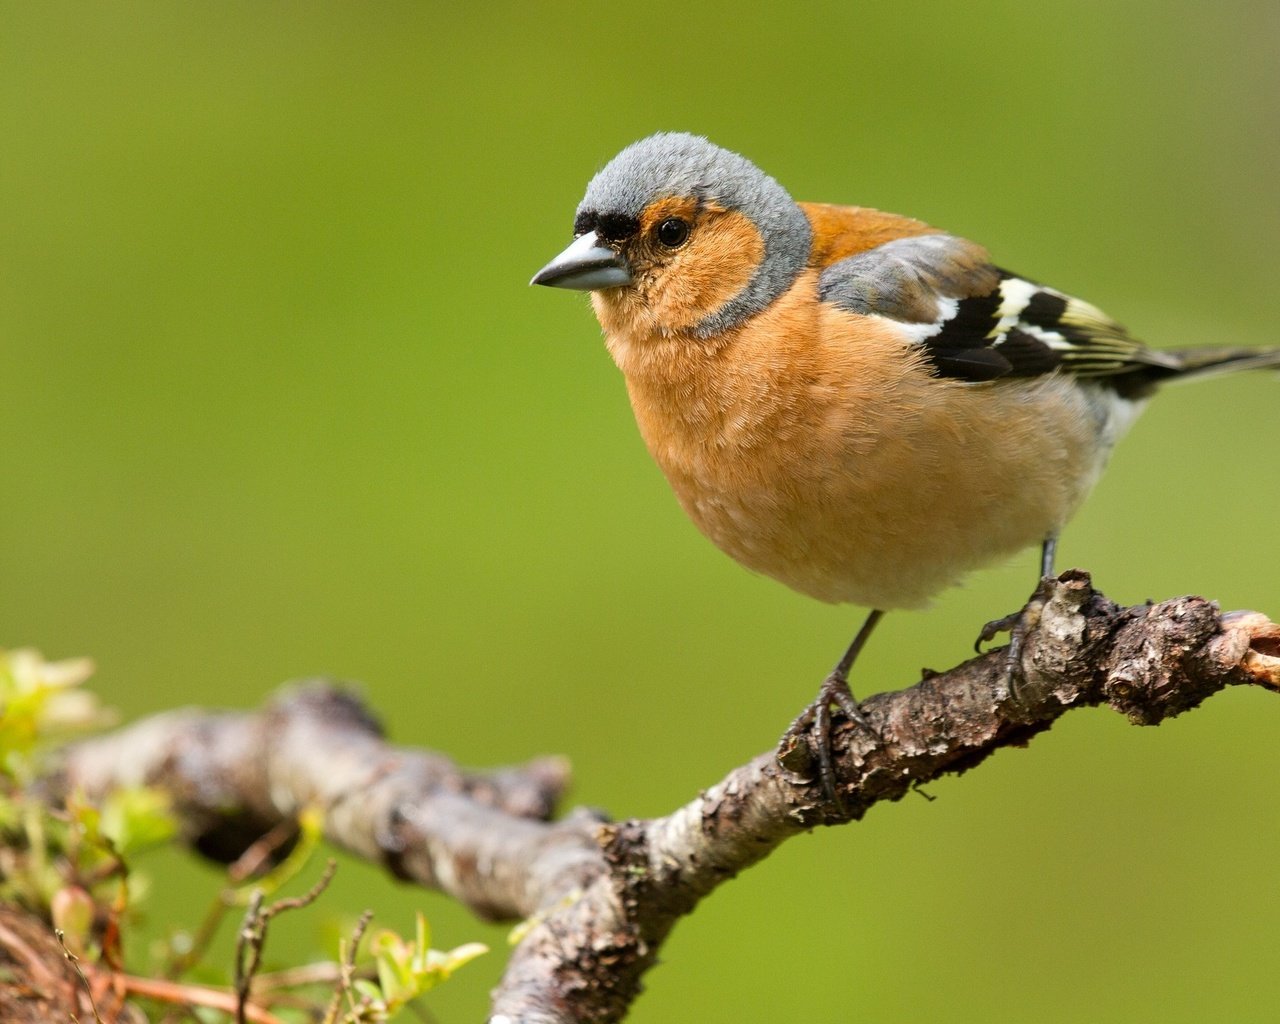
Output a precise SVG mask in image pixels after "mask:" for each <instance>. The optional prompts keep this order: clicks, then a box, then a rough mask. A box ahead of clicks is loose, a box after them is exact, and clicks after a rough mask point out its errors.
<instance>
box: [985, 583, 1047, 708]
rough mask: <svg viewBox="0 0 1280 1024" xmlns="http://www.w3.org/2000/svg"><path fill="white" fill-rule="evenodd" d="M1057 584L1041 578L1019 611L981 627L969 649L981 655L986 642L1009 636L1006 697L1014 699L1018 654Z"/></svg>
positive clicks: (1019, 663) (1019, 665) (1019, 670)
mask: <svg viewBox="0 0 1280 1024" xmlns="http://www.w3.org/2000/svg"><path fill="white" fill-rule="evenodd" d="M1055 582H1057V580H1056V578H1055V577H1053V576H1045V577H1044V578H1043V579H1041V580H1040V584H1039V586H1037V587H1036V589H1035V592H1034V593H1033V594H1032V595H1031V598H1030V600H1028V601H1027V603H1026V604H1024V605H1023V606H1022V608H1021V609H1020V610H1019V611H1016V612H1014V613H1013V614H1012V615H1005V616H1002V617H1001V618H998V619H992V620H991V621H990V622H988V623H987V624H986V625H985V626H983V627H982V632H980V633H979V634H978V639H977V640H976V641H975V642H974V645H973V649H974V650H975V651H977V652H978V653H979V654H981V653H982V645H983V644H986V643H990V642H991V641H992V640H994V639H995V638H996V637H997V636H998V635H999V634H1001V633H1008V634H1009V646H1008V647H1006V648H1005V651H1004V683H1005V686H1006V688H1007V689H1008V691H1009V696H1010V697H1012V698H1013V699H1014V700H1017V699H1018V681H1019V680H1020V679H1021V678H1022V652H1023V650H1024V649H1025V648H1026V644H1027V637H1029V636H1030V635H1031V634H1032V633H1034V632H1035V631H1036V627H1038V626H1039V625H1040V617H1041V615H1043V614H1044V606H1045V603H1046V602H1047V601H1048V600H1049V595H1050V594H1051V593H1052V592H1053V584H1054V583H1055Z"/></svg>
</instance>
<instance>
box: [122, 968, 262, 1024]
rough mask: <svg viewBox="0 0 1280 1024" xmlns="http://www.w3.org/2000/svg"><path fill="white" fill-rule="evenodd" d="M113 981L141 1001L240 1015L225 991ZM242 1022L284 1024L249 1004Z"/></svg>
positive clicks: (131, 978)
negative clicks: (196, 1007)
mask: <svg viewBox="0 0 1280 1024" xmlns="http://www.w3.org/2000/svg"><path fill="white" fill-rule="evenodd" d="M112 978H113V981H115V983H116V984H117V985H119V987H120V988H121V989H123V991H124V992H126V993H128V994H129V995H135V996H140V997H142V998H143V999H155V1000H158V1001H159V1002H164V1003H174V1004H177V1005H179V1006H206V1007H208V1008H209V1009H211V1010H220V1011H222V1012H223V1013H229V1014H235V1013H239V1012H240V1000H239V997H238V996H237V995H236V993H235V992H231V991H228V990H227V989H222V988H210V987H209V986H207V985H193V984H191V983H189V982H184V981H169V980H168V979H166V978H140V977H137V976H136V975H132V974H115V975H113V976H112ZM244 1020H246V1021H249V1022H250V1024H285V1022H284V1021H282V1020H281V1019H280V1018H279V1017H277V1016H276V1015H275V1014H273V1013H271V1012H270V1011H269V1010H264V1009H263V1008H262V1007H260V1006H254V1005H253V1004H251V1003H250V1004H248V1005H246V1006H245V1007H244Z"/></svg>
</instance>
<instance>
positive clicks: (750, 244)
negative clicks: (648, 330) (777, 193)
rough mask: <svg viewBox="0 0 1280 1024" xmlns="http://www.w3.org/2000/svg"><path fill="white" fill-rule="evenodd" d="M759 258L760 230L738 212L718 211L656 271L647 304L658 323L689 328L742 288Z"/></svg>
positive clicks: (748, 279)
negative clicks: (686, 243)
mask: <svg viewBox="0 0 1280 1024" xmlns="http://www.w3.org/2000/svg"><path fill="white" fill-rule="evenodd" d="M763 258H764V240H763V239H762V238H761V237H760V232H759V231H757V230H756V228H755V225H753V224H752V223H751V221H749V220H748V219H747V218H746V217H744V216H743V215H742V214H740V213H737V212H732V211H726V212H723V213H720V212H717V213H713V214H712V215H711V216H709V217H708V218H707V219H706V220H705V221H703V222H702V223H700V224H699V225H698V226H697V227H696V228H695V229H694V234H693V237H692V238H691V239H690V241H689V243H688V245H686V246H685V247H684V248H683V249H681V250H680V251H679V252H678V253H676V255H675V256H674V257H673V258H672V259H671V260H670V262H669V263H667V265H666V266H665V267H663V268H661V269H660V270H659V271H658V272H657V273H656V275H655V277H654V280H653V283H652V287H651V290H650V295H649V307H650V309H651V311H652V314H653V317H654V320H655V322H656V325H657V326H660V327H663V328H666V329H668V330H681V329H684V328H688V327H692V326H693V325H694V324H696V323H698V322H699V321H700V320H703V319H705V318H706V317H708V316H710V315H711V314H712V313H714V312H715V311H716V310H718V309H719V308H720V307H721V306H723V305H724V304H725V303H726V302H728V301H729V300H730V299H732V298H733V297H734V296H735V295H737V294H738V292H740V291H742V289H743V288H745V287H746V286H747V283H748V282H749V281H750V280H751V276H752V274H754V273H755V270H756V268H757V267H758V266H759V265H760V261H761V260H762V259H763Z"/></svg>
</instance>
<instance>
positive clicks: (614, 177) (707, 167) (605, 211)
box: [578, 132, 810, 337]
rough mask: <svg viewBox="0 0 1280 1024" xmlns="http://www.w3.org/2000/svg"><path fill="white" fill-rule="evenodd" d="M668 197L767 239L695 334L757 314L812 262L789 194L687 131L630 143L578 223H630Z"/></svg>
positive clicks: (585, 203)
mask: <svg viewBox="0 0 1280 1024" xmlns="http://www.w3.org/2000/svg"><path fill="white" fill-rule="evenodd" d="M669 196H681V197H690V198H694V199H698V200H701V201H704V202H715V203H718V204H720V205H721V206H724V207H726V208H728V209H731V210H737V211H738V212H739V213H741V214H743V215H744V216H745V217H747V218H748V219H750V220H751V222H752V223H753V224H755V226H756V229H757V230H758V231H759V232H760V235H761V237H762V238H763V240H764V246H765V252H764V259H763V260H762V261H761V264H760V266H759V268H758V269H757V270H756V272H755V274H754V275H753V276H752V278H751V280H750V281H749V282H748V283H747V285H746V287H744V288H743V289H742V291H741V292H739V293H738V294H737V295H736V296H734V297H733V298H732V299H730V300H729V301H728V302H727V303H725V304H724V305H723V306H721V307H720V309H718V310H716V312H714V313H712V314H711V315H710V316H708V317H707V318H706V319H704V320H703V321H702V322H700V323H699V324H698V325H697V327H696V328H695V333H697V334H699V335H702V336H704V337H706V336H710V335H713V334H716V333H718V332H719V331H722V330H724V329H725V328H728V327H732V326H734V325H736V324H739V323H741V322H742V321H744V320H746V319H747V318H748V317H751V316H753V315H754V314H756V313H758V312H760V311H761V310H762V309H764V308H765V307H766V306H768V305H769V303H771V302H772V301H773V300H774V299H775V298H777V297H778V296H779V295H781V294H782V293H783V292H785V291H786V290H787V289H788V288H789V287H791V284H792V283H793V282H794V281H795V279H796V277H797V276H798V275H799V274H800V272H801V271H802V270H803V269H804V267H805V264H806V263H807V262H808V259H809V244H810V231H809V221H808V219H807V218H806V217H805V215H804V213H803V212H802V211H801V210H800V208H799V207H798V206H796V204H795V202H794V201H793V200H792V198H791V196H790V195H789V194H788V193H787V190H786V189H784V188H783V187H782V186H781V185H779V184H778V183H777V182H776V181H774V179H773V178H771V177H769V175H767V174H765V173H764V171H762V170H760V168H758V167H757V166H756V165H755V164H753V163H752V162H751V161H750V160H748V159H746V158H745V157H741V156H739V155H738V154H737V153H732V152H730V151H729V150H727V149H722V148H720V147H719V146H716V145H714V144H713V143H711V142H708V141H707V140H706V139H704V138H702V137H701V136H698V135H689V134H687V133H685V132H661V133H659V134H657V135H650V136H649V137H648V138H646V139H641V140H640V141H639V142H634V143H632V144H631V145H630V146H628V147H627V148H626V149H624V150H623V151H622V152H621V153H619V154H618V155H617V156H615V157H614V158H613V159H612V160H610V161H609V163H607V164H606V165H605V167H604V169H603V170H601V171H600V173H599V174H597V175H596V176H595V177H594V178H592V179H591V183H590V184H589V185H588V186H587V193H586V195H585V196H583V199H582V202H581V203H579V204H578V219H579V221H582V220H583V219H584V215H585V216H590V217H593V218H595V219H601V218H609V217H614V218H620V219H626V220H635V219H637V218H639V216H640V213H641V211H643V210H644V209H645V207H647V206H648V205H649V204H650V203H652V202H654V201H655V200H658V199H664V198H667V197H669Z"/></svg>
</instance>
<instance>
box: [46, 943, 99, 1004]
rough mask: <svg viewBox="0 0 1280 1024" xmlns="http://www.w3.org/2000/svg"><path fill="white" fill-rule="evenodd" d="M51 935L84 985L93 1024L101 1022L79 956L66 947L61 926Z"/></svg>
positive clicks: (91, 988) (90, 986)
mask: <svg viewBox="0 0 1280 1024" xmlns="http://www.w3.org/2000/svg"><path fill="white" fill-rule="evenodd" d="M53 935H54V938H56V939H57V940H58V945H59V946H61V947H62V956H63V957H64V959H65V960H66V961H67V963H69V964H70V965H71V968H72V970H74V971H75V972H76V976H77V977H78V978H79V979H80V983H81V984H82V985H83V986H84V992H85V995H86V996H87V997H88V999H89V1009H90V1010H91V1011H92V1012H93V1020H94V1024H102V1017H101V1016H100V1015H99V1013H98V1002H97V1000H95V999H94V998H93V986H92V985H90V984H89V979H88V978H86V977H85V976H84V971H83V970H81V969H80V958H79V957H78V956H76V955H75V954H74V953H73V952H71V950H69V949H68V948H67V937H66V935H65V934H64V932H63V931H62V929H61V928H55V929H54V930H53Z"/></svg>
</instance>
